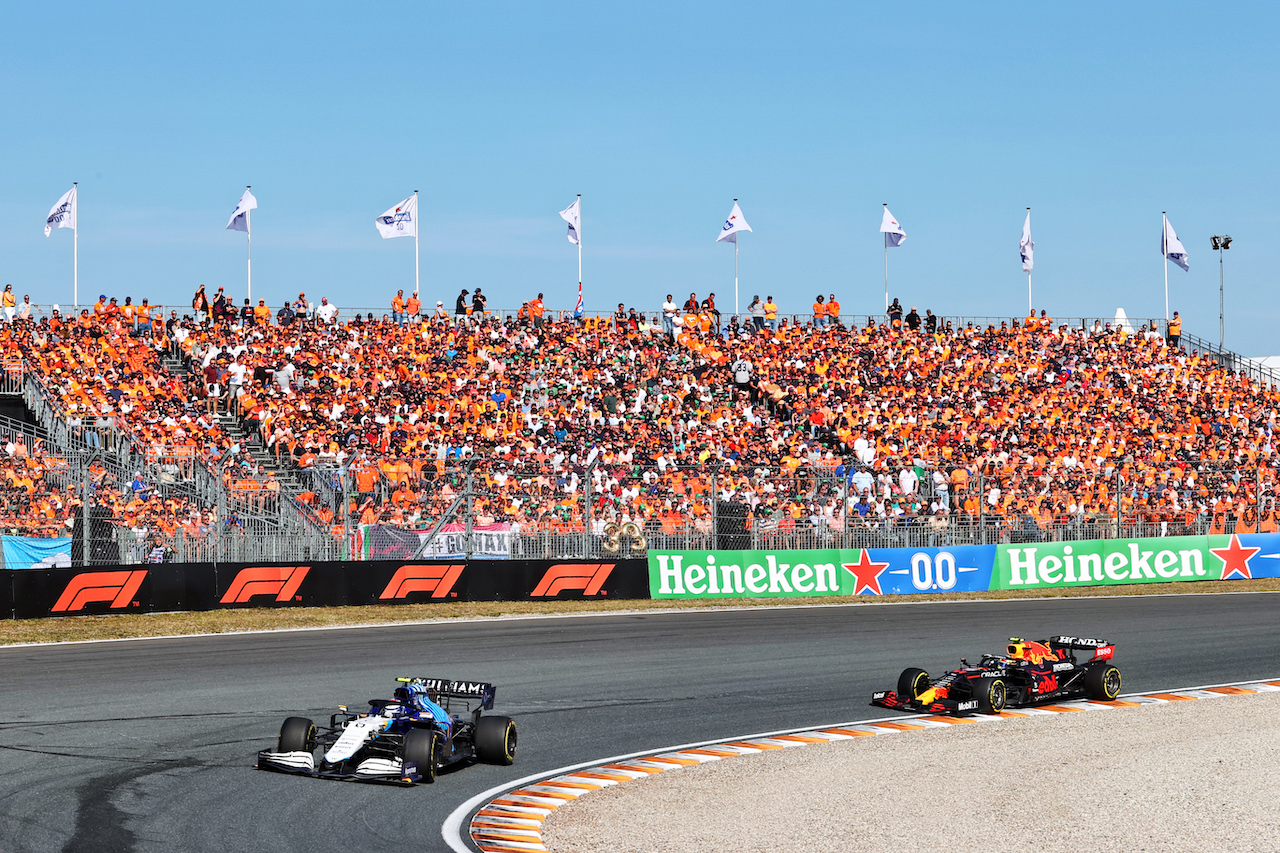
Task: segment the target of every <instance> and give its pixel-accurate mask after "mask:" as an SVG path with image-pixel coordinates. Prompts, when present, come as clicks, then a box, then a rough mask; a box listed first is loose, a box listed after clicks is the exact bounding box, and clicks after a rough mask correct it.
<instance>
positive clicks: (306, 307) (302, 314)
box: [293, 293, 311, 323]
mask: <svg viewBox="0 0 1280 853" xmlns="http://www.w3.org/2000/svg"><path fill="white" fill-rule="evenodd" d="M310 313H311V305H310V303H308V302H307V294H305V293H299V294H298V298H297V299H295V300H293V316H294V317H296V318H297V320H298V322H299V323H305V322H306V320H307V315H308V314H310Z"/></svg>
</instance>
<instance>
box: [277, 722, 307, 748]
mask: <svg viewBox="0 0 1280 853" xmlns="http://www.w3.org/2000/svg"><path fill="white" fill-rule="evenodd" d="M276 747H277V748H276V751H277V752H310V751H311V750H313V749H315V747H316V724H315V723H313V722H311V721H310V720H308V719H307V718H306V717H286V718H285V721H284V725H282V726H280V739H279V740H278V741H277V742H276Z"/></svg>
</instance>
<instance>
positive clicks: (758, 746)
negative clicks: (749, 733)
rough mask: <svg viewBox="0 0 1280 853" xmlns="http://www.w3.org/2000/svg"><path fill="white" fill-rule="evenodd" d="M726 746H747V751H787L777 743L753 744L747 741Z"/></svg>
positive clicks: (732, 742) (731, 742)
mask: <svg viewBox="0 0 1280 853" xmlns="http://www.w3.org/2000/svg"><path fill="white" fill-rule="evenodd" d="M725 746H745V747H746V748H747V749H786V747H785V746H778V745H777V744H776V743H752V742H751V741H745V740H735V741H730V742H729V743H726V744H725Z"/></svg>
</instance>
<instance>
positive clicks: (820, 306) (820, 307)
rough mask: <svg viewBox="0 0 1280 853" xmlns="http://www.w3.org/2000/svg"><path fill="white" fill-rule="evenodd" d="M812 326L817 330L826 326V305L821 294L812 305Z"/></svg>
mask: <svg viewBox="0 0 1280 853" xmlns="http://www.w3.org/2000/svg"><path fill="white" fill-rule="evenodd" d="M813 325H814V328H818V329H823V328H826V325H827V305H826V302H825V300H824V299H823V297H822V294H821V293H819V294H818V298H817V300H815V301H814V303H813Z"/></svg>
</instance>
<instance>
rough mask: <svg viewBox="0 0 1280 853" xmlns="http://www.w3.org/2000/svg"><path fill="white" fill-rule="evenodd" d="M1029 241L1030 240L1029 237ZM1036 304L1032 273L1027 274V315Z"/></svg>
mask: <svg viewBox="0 0 1280 853" xmlns="http://www.w3.org/2000/svg"><path fill="white" fill-rule="evenodd" d="M1027 219H1028V220H1030V219H1031V208H1029V207H1028V208H1027ZM1028 239H1030V238H1029V237H1028ZM1034 306H1035V303H1034V302H1032V301H1031V273H1029V272H1028V273H1027V313H1028V314H1030V313H1031V312H1032V311H1034V310H1035V308H1034Z"/></svg>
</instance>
